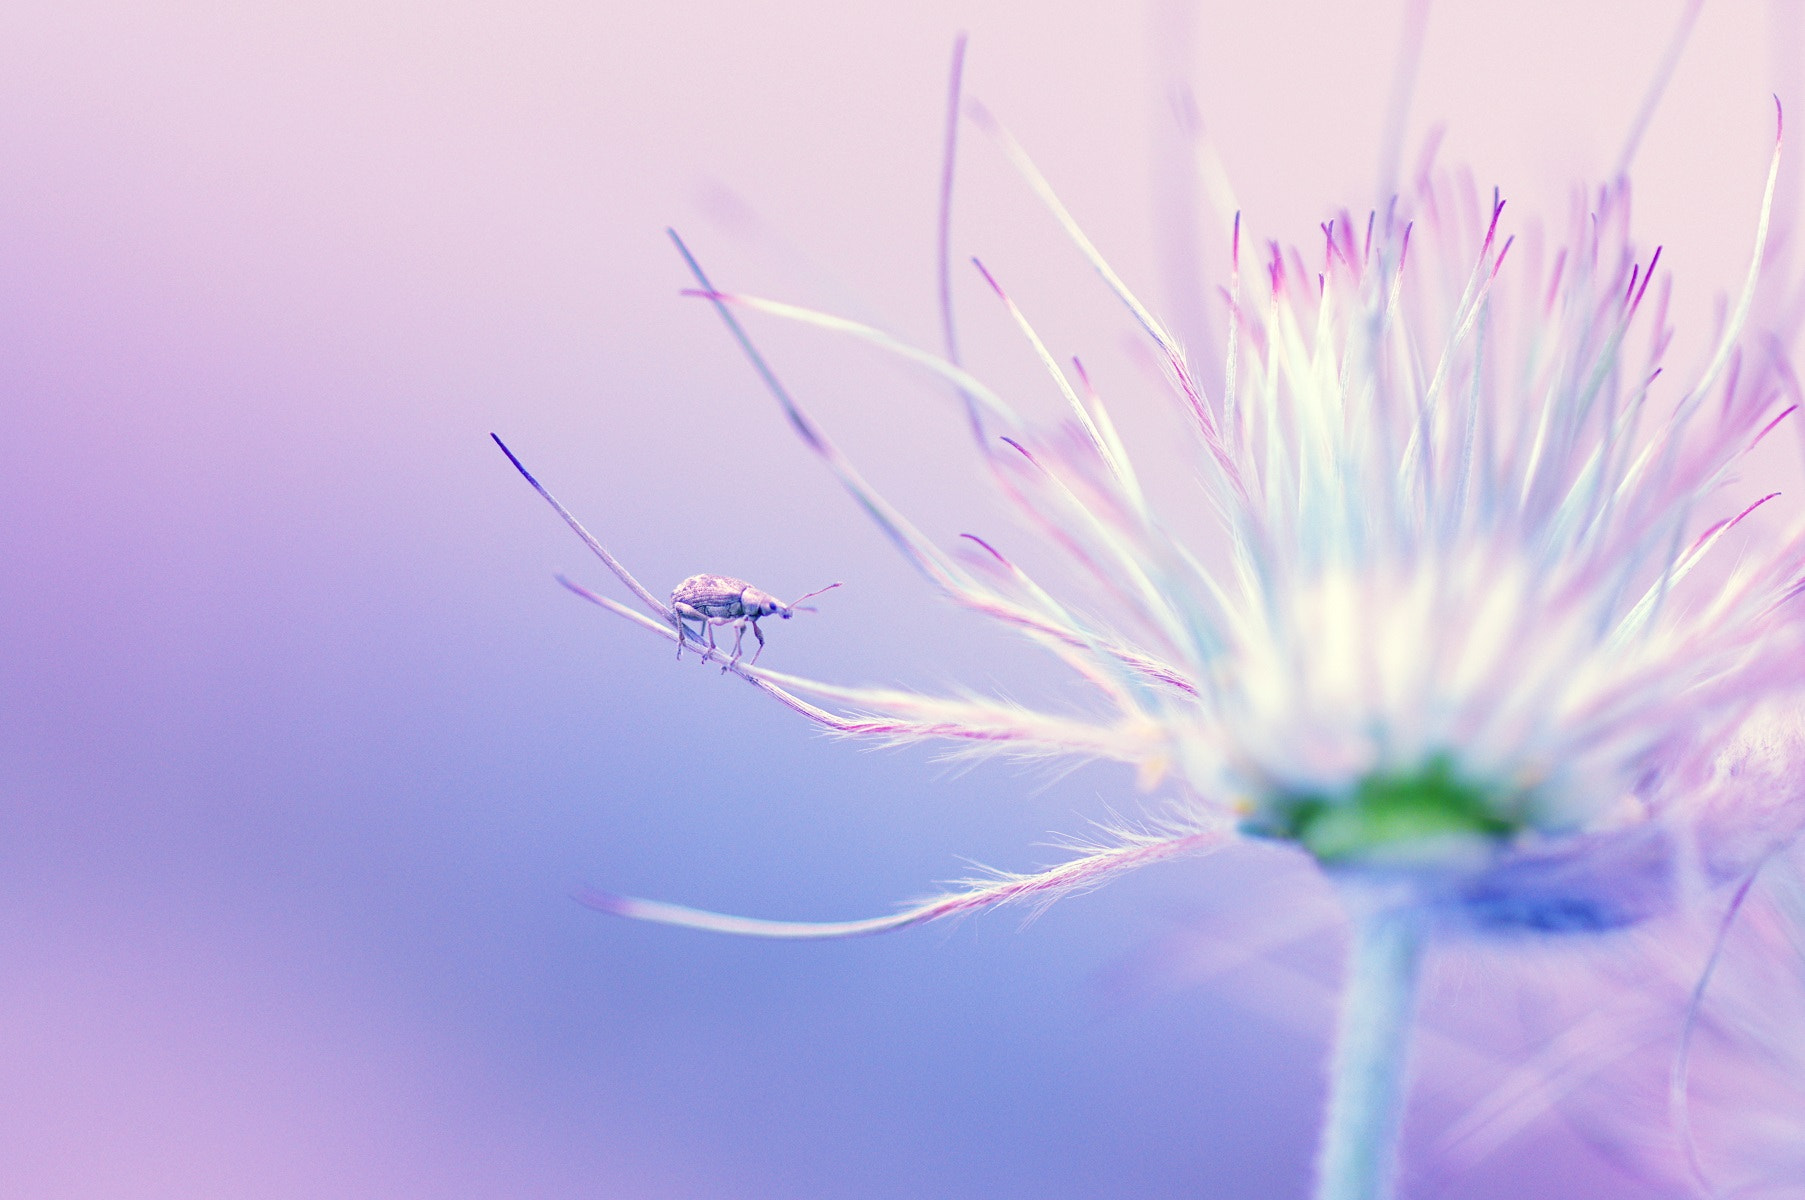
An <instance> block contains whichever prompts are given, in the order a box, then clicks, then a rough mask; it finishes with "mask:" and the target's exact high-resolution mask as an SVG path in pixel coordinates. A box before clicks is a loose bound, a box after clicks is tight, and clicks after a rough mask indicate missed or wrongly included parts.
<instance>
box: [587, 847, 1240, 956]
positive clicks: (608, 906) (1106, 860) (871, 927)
mask: <svg viewBox="0 0 1805 1200" xmlns="http://www.w3.org/2000/svg"><path fill="white" fill-rule="evenodd" d="M1228 836H1229V835H1227V834H1225V833H1220V832H1216V831H1208V832H1197V833H1187V834H1181V835H1178V836H1175V837H1165V838H1137V839H1134V840H1131V841H1130V842H1129V843H1128V844H1127V845H1124V846H1119V847H1114V848H1112V849H1109V850H1102V851H1098V852H1097V853H1095V854H1087V855H1085V856H1084V857H1082V858H1075V859H1073V860H1071V861H1070V862H1065V863H1061V864H1059V865H1058V866H1057V867H1053V868H1051V869H1049V870H1046V871H1041V872H1039V873H1037V874H1033V875H1003V876H1000V877H999V878H996V879H992V880H984V881H981V882H977V883H974V884H972V885H971V886H970V887H968V888H966V889H964V890H962V891H957V892H949V893H947V894H946V895H944V896H936V897H935V898H934V899H932V900H927V901H924V902H922V903H920V904H915V905H911V906H910V907H908V908H905V909H903V910H902V911H901V912H899V913H895V914H893V915H891V916H887V917H871V918H867V919H865V920H862V921H769V920H763V919H761V918H758V917H736V916H731V915H729V914H726V913H717V912H708V911H707V910H705V909H700V908H687V907H685V906H684V905H681V904H666V903H664V902H662V901H658V900H636V899H634V898H632V897H630V896H617V895H615V894H614V893H612V892H603V891H596V890H593V889H591V890H586V891H583V892H579V893H578V894H577V899H578V900H580V901H582V902H583V903H584V904H587V905H588V906H589V907H590V908H594V909H598V910H600V911H601V912H607V913H613V914H614V915H616V916H621V917H631V918H633V919H634V920H637V921H650V922H653V923H655V924H659V925H679V926H682V927H683V928H685V929H700V930H704V931H706V932H708V933H728V934H736V935H739V936H741V937H761V938H782V939H791V940H797V939H800V940H820V939H828V938H850V937H867V936H869V935H871V934H874V933H889V932H891V931H892V930H896V929H906V928H908V927H909V926H911V925H920V924H923V923H924V922H927V921H937V920H940V919H941V918H943V917H951V916H957V915H958V914H960V913H967V912H975V911H977V910H979V909H984V908H993V907H995V906H996V905H999V904H1006V903H1009V902H1011V901H1017V900H1027V901H1033V902H1050V901H1052V900H1053V899H1055V898H1057V897H1058V896H1061V895H1065V894H1068V893H1070V892H1073V891H1079V890H1084V889H1088V888H1092V887H1095V886H1097V885H1098V884H1100V883H1102V882H1103V881H1104V880H1105V879H1107V878H1108V877H1109V876H1111V875H1113V874H1115V873H1116V872H1118V871H1125V870H1129V869H1132V868H1134V867H1139V866H1144V865H1146V864H1147V863H1150V862H1158V861H1159V860H1161V859H1167V858H1175V857H1177V856H1179V855H1181V854H1197V853H1201V852H1203V851H1206V850H1213V849H1215V848H1216V847H1218V846H1220V845H1221V844H1222V843H1223V842H1224V841H1225V840H1227V838H1228Z"/></svg>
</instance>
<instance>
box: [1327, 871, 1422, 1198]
mask: <svg viewBox="0 0 1805 1200" xmlns="http://www.w3.org/2000/svg"><path fill="white" fill-rule="evenodd" d="M1421 958H1422V930H1421V928H1420V925H1419V920H1418V914H1417V913H1416V912H1414V911H1413V910H1411V909H1409V908H1389V907H1382V908H1375V909H1372V910H1371V911H1367V912H1363V913H1360V914H1358V915H1357V916H1356V918H1355V924H1354V944H1353V948H1352V951H1351V953H1350V957H1349V960H1348V974H1347V983H1346V985H1345V989H1346V990H1345V991H1344V992H1343V994H1342V1008H1341V1027H1340V1030H1339V1031H1338V1032H1337V1034H1336V1041H1335V1057H1334V1061H1333V1067H1332V1076H1331V1078H1330V1081H1329V1108H1328V1114H1327V1116H1326V1118H1325V1121H1324V1125H1323V1134H1322V1148H1321V1150H1320V1151H1319V1153H1318V1156H1317V1160H1316V1172H1317V1174H1316V1200H1390V1197H1391V1195H1392V1179H1393V1175H1394V1173H1395V1168H1396V1166H1397V1150H1398V1131H1399V1129H1400V1128H1401V1126H1402V1124H1403V1116H1404V1083H1405V1069H1406V1065H1407V1059H1408V1057H1409V1051H1410V1029H1411V1025H1412V1023H1413V1020H1414V1017H1415V1010H1416V980H1417V967H1418V964H1419V962H1420V961H1421Z"/></svg>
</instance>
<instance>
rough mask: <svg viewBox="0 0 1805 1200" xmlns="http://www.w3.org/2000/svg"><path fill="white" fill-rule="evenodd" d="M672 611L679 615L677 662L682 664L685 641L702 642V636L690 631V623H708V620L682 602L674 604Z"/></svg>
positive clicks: (674, 602) (678, 601)
mask: <svg viewBox="0 0 1805 1200" xmlns="http://www.w3.org/2000/svg"><path fill="white" fill-rule="evenodd" d="M671 611H672V612H673V613H675V614H676V615H677V661H678V662H682V661H683V641H684V639H685V638H692V637H693V638H695V639H696V640H697V641H698V642H699V641H701V640H702V635H701V634H699V633H694V632H692V631H691V630H690V627H689V622H690V621H691V620H692V619H693V620H697V621H706V620H707V619H708V618H706V617H704V616H703V615H702V614H701V613H699V612H697V611H696V610H695V609H693V608H691V607H690V606H689V605H687V604H685V603H684V602H683V601H681V600H677V601H673V602H672V604H671Z"/></svg>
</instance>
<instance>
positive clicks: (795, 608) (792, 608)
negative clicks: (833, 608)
mask: <svg viewBox="0 0 1805 1200" xmlns="http://www.w3.org/2000/svg"><path fill="white" fill-rule="evenodd" d="M839 586H840V585H839V584H838V583H830V584H828V585H827V586H826V587H824V588H816V589H815V590H814V591H812V592H809V593H807V594H805V595H801V596H798V597H796V602H795V603H794V604H791V605H789V606H788V607H789V610H790V611H791V612H820V611H821V610H820V609H818V608H816V607H815V606H814V605H812V604H811V605H809V606H808V607H806V608H804V607H803V605H802V602H803V601H804V600H807V599H808V598H809V596H819V595H820V594H821V593H822V592H831V591H833V590H834V589H835V588H837V587H839Z"/></svg>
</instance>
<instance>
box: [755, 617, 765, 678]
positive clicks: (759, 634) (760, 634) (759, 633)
mask: <svg viewBox="0 0 1805 1200" xmlns="http://www.w3.org/2000/svg"><path fill="white" fill-rule="evenodd" d="M752 636H753V637H755V638H757V639H758V649H756V650H754V651H753V652H752V665H753V666H755V667H756V666H757V665H758V656H759V655H761V654H763V653H764V652H765V634H764V631H763V630H761V629H760V628H759V627H758V619H757V618H756V617H754V618H753V620H752Z"/></svg>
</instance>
